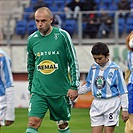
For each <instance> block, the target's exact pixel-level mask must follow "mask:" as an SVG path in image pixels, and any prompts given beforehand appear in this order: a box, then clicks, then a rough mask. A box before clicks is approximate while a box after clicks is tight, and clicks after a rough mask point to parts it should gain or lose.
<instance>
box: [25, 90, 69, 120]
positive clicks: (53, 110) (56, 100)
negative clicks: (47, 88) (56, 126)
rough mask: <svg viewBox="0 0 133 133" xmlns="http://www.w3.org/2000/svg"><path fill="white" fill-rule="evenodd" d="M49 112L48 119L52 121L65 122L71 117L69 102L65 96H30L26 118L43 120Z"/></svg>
mask: <svg viewBox="0 0 133 133" xmlns="http://www.w3.org/2000/svg"><path fill="white" fill-rule="evenodd" d="M48 110H49V112H50V119H51V120H53V121H59V120H66V121H69V120H70V117H71V102H70V100H69V98H68V97H67V96H58V97H45V98H44V97H42V96H40V95H37V94H35V93H34V94H32V96H31V99H30V103H29V113H28V116H29V117H30V116H35V117H39V118H43V117H44V116H45V114H46V112H47V111H48Z"/></svg>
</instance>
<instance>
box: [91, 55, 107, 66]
mask: <svg viewBox="0 0 133 133" xmlns="http://www.w3.org/2000/svg"><path fill="white" fill-rule="evenodd" d="M93 58H94V61H95V62H96V63H97V64H98V65H100V66H104V65H105V64H106V63H107V62H108V60H109V54H108V55H107V56H105V55H102V54H100V55H93Z"/></svg>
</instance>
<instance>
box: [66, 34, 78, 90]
mask: <svg viewBox="0 0 133 133" xmlns="http://www.w3.org/2000/svg"><path fill="white" fill-rule="evenodd" d="M66 54H67V60H68V62H69V68H70V78H71V89H74V90H77V88H78V86H79V80H80V74H79V64H78V60H77V55H76V51H75V48H74V45H73V43H72V39H71V37H70V35H69V34H68V33H66Z"/></svg>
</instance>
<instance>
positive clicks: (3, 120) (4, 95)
mask: <svg viewBox="0 0 133 133" xmlns="http://www.w3.org/2000/svg"><path fill="white" fill-rule="evenodd" d="M14 119H15V114H14V90H13V76H12V71H11V61H10V59H9V57H8V56H7V54H6V53H5V52H4V51H3V50H2V49H0V127H1V126H9V125H11V124H12V123H13V122H14Z"/></svg>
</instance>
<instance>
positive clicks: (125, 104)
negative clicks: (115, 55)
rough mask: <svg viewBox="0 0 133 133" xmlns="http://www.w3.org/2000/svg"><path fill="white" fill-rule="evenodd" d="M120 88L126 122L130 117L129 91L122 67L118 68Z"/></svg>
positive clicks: (123, 115)
mask: <svg viewBox="0 0 133 133" xmlns="http://www.w3.org/2000/svg"><path fill="white" fill-rule="evenodd" d="M117 75H118V77H117V78H118V88H119V93H120V100H121V106H122V119H123V121H124V122H126V121H127V120H128V118H129V114H128V91H127V86H126V82H125V80H124V76H123V73H122V71H121V70H120V69H118V74H117Z"/></svg>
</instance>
